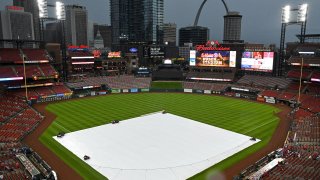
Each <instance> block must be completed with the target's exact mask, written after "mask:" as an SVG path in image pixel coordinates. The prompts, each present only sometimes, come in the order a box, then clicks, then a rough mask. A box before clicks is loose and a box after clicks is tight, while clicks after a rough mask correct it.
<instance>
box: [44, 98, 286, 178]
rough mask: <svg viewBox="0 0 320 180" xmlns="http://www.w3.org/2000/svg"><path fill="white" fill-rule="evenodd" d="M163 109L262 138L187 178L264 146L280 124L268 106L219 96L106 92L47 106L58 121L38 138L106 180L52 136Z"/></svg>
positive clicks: (85, 171)
mask: <svg viewBox="0 0 320 180" xmlns="http://www.w3.org/2000/svg"><path fill="white" fill-rule="evenodd" d="M163 109H165V110H166V111H168V112H169V113H172V114H175V115H179V116H183V117H186V118H189V119H193V120H196V121H199V122H203V123H206V124H210V125H214V126H217V127H220V128H224V129H227V130H231V131H234V132H237V133H241V134H245V135H248V136H253V137H256V138H258V139H261V140H262V141H261V142H259V143H257V144H255V145H253V146H251V147H249V148H247V149H245V150H243V151H241V152H239V153H237V154H236V155H234V156H232V157H229V158H228V159H226V160H224V161H222V162H220V163H219V164H217V165H215V166H213V167H211V168H210V169H208V170H206V171H204V172H202V173H200V174H198V175H196V176H194V177H192V178H191V179H197V180H198V179H199V180H203V179H206V177H207V175H208V174H210V173H211V172H212V171H213V170H223V169H225V168H227V167H230V166H232V165H233V164H235V163H236V162H238V161H239V160H241V159H244V158H245V157H247V156H248V155H250V154H252V153H253V152H255V151H257V150H258V149H261V148H262V147H263V146H265V145H266V144H267V143H268V141H269V140H270V138H271V136H272V134H273V132H274V130H275V128H276V127H277V125H278V122H279V119H278V117H276V116H275V115H274V112H279V111H280V110H279V109H277V108H275V107H273V106H270V105H265V104H259V103H255V102H248V101H243V100H241V99H234V98H228V97H222V96H207V95H197V94H182V93H181V94H175V93H141V94H125V95H124V94H123V95H107V96H101V97H94V98H87V99H79V100H73V101H66V102H61V103H54V104H50V105H48V106H47V110H49V111H51V112H53V113H55V114H56V115H57V119H56V120H55V121H54V122H53V123H52V124H51V125H50V126H49V128H48V129H47V130H46V131H45V132H44V133H43V134H42V136H41V137H40V141H41V142H42V143H43V144H45V145H46V146H47V147H48V148H50V149H51V150H52V151H54V152H55V153H56V154H57V155H58V156H59V157H60V158H61V159H63V160H64V161H65V162H66V163H67V164H68V165H69V166H71V167H72V168H73V169H75V170H76V171H77V172H78V173H79V174H80V175H81V176H82V177H83V178H84V179H105V177H104V176H102V175H101V174H99V173H98V172H97V171H95V170H94V169H92V168H91V167H90V166H88V165H86V163H83V162H82V160H81V159H79V158H77V157H76V156H75V155H74V154H72V153H71V152H69V151H68V150H67V149H65V148H64V147H63V146H61V145H60V144H59V143H57V142H56V141H55V140H54V139H53V138H52V136H55V135H57V133H58V132H61V131H65V132H72V131H77V130H80V129H86V128H90V127H94V126H98V125H103V124H106V123H109V122H110V121H112V120H125V119H129V118H133V117H137V116H139V115H143V114H147V113H152V112H156V111H161V110H163Z"/></svg>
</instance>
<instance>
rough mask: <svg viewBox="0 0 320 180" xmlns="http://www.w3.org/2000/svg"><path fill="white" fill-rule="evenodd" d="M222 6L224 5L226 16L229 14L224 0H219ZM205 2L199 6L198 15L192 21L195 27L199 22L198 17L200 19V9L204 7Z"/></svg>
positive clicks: (205, 0)
mask: <svg viewBox="0 0 320 180" xmlns="http://www.w3.org/2000/svg"><path fill="white" fill-rule="evenodd" d="M221 1H222V3H223V5H224V8H225V9H226V13H227V14H228V13H229V8H228V6H227V3H226V2H225V1H224V0H221ZM206 2H207V0H204V1H203V2H202V3H201V5H200V8H199V10H198V13H197V16H196V19H195V20H194V24H193V26H197V25H198V21H199V17H200V14H201V11H202V8H203V6H204V4H205V3H206Z"/></svg>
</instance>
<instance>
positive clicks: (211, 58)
mask: <svg viewBox="0 0 320 180" xmlns="http://www.w3.org/2000/svg"><path fill="white" fill-rule="evenodd" d="M236 54H237V53H236V51H212V50H206V51H198V52H197V53H196V59H195V62H192V63H191V59H190V66H211V67H236ZM190 58H191V57H190Z"/></svg>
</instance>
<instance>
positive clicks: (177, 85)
mask: <svg viewBox="0 0 320 180" xmlns="http://www.w3.org/2000/svg"><path fill="white" fill-rule="evenodd" d="M151 88H154V89H183V88H182V82H161V81H153V82H151Z"/></svg>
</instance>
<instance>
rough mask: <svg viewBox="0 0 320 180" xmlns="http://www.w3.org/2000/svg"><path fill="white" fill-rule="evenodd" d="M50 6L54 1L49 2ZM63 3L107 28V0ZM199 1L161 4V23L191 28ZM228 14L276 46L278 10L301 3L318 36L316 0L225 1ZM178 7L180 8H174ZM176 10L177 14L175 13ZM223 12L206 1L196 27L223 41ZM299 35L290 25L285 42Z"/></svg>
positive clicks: (248, 35) (246, 34)
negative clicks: (306, 6)
mask: <svg viewBox="0 0 320 180" xmlns="http://www.w3.org/2000/svg"><path fill="white" fill-rule="evenodd" d="M48 2H49V3H52V2H54V0H48ZM64 2H65V4H78V5H83V6H86V8H87V10H88V16H89V21H91V22H95V23H99V24H108V25H110V24H111V23H110V7H109V0H91V1H86V0H65V1H64ZM201 2H202V1H192V0H172V1H165V2H164V23H176V24H177V33H178V29H180V28H181V27H186V26H191V25H192V24H193V22H194V19H195V15H196V13H197V10H198V8H199V6H200V4H201ZM226 2H227V4H228V7H229V9H230V11H238V12H240V14H241V15H242V16H243V19H242V34H241V38H242V39H243V40H244V41H245V42H250V43H263V44H266V45H268V44H272V43H274V44H276V45H277V46H279V42H280V30H281V8H282V7H283V6H285V5H287V4H289V5H291V6H292V7H297V6H298V5H299V4H301V3H308V4H309V12H308V21H307V31H306V33H307V34H308V33H310V34H315V33H317V34H320V23H319V21H318V18H319V17H320V11H317V8H316V7H320V2H319V1H318V0H308V1H302V0H301V1H291V0H283V1H279V0H269V1H262V0H260V1H256V0H243V1H241V2H232V1H230V0H229V1H226ZM11 4H12V0H2V1H1V4H0V8H1V10H3V9H4V7H5V6H6V5H11ZM177 6H180V8H177ZM177 11H179V12H178V13H177ZM225 14H226V13H225V9H224V7H223V4H222V2H221V1H213V0H211V1H208V2H207V3H206V6H205V7H204V8H203V11H202V14H201V16H200V19H199V23H198V25H200V26H205V27H208V28H209V29H210V39H215V40H219V41H221V40H222V39H223V16H224V15H225ZM299 33H300V26H297V25H293V26H289V27H288V28H287V37H286V42H289V41H290V42H292V41H298V39H297V38H296V37H295V35H296V34H299Z"/></svg>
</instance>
